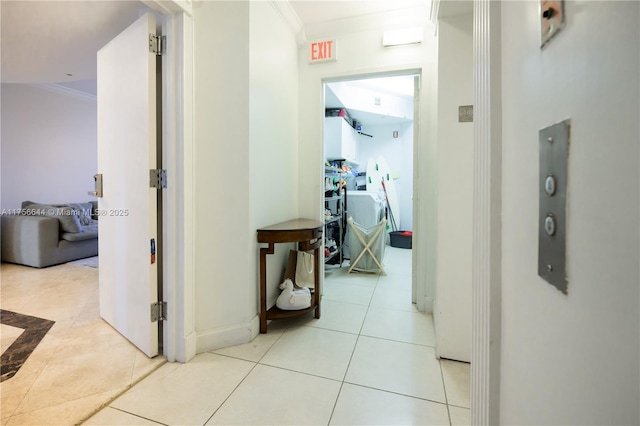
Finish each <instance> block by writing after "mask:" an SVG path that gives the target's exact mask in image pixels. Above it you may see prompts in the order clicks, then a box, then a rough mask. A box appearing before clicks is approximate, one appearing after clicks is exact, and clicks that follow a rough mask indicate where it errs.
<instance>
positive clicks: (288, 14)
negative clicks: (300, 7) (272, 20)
mask: <svg viewBox="0 0 640 426" xmlns="http://www.w3.org/2000/svg"><path fill="white" fill-rule="evenodd" d="M269 4H271V6H272V7H273V8H274V10H275V11H276V13H277V14H278V15H279V16H280V18H281V19H282V20H283V21H284V23H285V24H287V26H288V27H289V29H290V30H291V32H292V33H293V35H294V36H295V37H296V43H298V45H299V46H300V45H302V44H304V42H305V41H306V36H305V33H304V25H303V24H302V21H301V20H300V17H299V16H298V14H297V13H296V11H295V10H294V9H293V6H291V3H289V1H288V0H286V1H277V0H270V1H269Z"/></svg>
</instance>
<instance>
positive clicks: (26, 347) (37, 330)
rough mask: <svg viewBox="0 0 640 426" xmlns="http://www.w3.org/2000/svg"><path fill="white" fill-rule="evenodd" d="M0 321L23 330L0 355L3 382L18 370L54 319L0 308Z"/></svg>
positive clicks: (0, 370) (0, 377) (0, 379)
mask: <svg viewBox="0 0 640 426" xmlns="http://www.w3.org/2000/svg"><path fill="white" fill-rule="evenodd" d="M0 323H2V324H4V325H8V326H11V327H16V328H22V329H23V330H24V331H23V332H22V334H20V336H18V338H17V339H16V340H15V341H14V342H13V343H12V344H11V346H9V347H8V348H7V350H6V351H4V352H3V353H2V356H1V357H0V365H1V366H0V374H1V376H0V382H4V381H5V380H7V379H10V378H12V377H13V376H14V375H15V374H16V373H17V372H18V370H19V369H20V367H22V365H23V364H24V363H25V361H26V360H27V358H29V355H31V353H32V352H33V350H34V349H35V348H36V346H38V344H39V343H40V341H41V340H42V338H43V337H44V336H45V335H46V334H47V332H48V331H49V329H50V328H51V327H53V324H55V321H50V320H47V319H42V318H37V317H32V316H30V315H23V314H18V313H16V312H11V311H5V310H3V309H0Z"/></svg>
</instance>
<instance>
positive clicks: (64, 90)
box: [28, 83, 98, 102]
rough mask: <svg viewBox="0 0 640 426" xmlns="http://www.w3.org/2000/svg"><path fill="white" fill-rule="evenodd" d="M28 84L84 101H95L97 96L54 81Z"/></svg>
mask: <svg viewBox="0 0 640 426" xmlns="http://www.w3.org/2000/svg"><path fill="white" fill-rule="evenodd" d="M28 86H31V87H35V88H37V89H42V90H46V91H49V92H53V93H57V94H59V95H64V96H69V97H72V98H76V99H80V100H83V101H86V102H96V101H97V100H98V97H97V96H96V95H92V94H90V93H85V92H81V91H79V90H75V89H71V88H69V87H65V86H61V85H59V84H54V83H31V84H28Z"/></svg>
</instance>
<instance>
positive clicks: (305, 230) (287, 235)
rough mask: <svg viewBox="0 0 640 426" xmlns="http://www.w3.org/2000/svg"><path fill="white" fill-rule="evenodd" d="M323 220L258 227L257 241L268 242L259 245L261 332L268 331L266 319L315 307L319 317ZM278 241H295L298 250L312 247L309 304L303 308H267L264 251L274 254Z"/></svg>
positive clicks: (307, 220) (297, 313)
mask: <svg viewBox="0 0 640 426" xmlns="http://www.w3.org/2000/svg"><path fill="white" fill-rule="evenodd" d="M323 226H324V224H323V223H322V222H320V221H317V220H313V219H293V220H290V221H287V222H282V223H278V224H276V225H271V226H267V227H266V228H261V229H258V242H259V243H267V244H268V245H269V246H268V247H262V248H260V333H266V332H267V320H275V319H282V318H291V317H295V316H298V315H303V314H306V313H307V312H310V311H312V310H314V309H315V317H316V318H320V261H319V259H320V253H319V249H320V246H322V227H323ZM277 243H298V250H300V251H310V250H313V258H314V261H313V275H314V277H313V278H314V290H315V292H314V293H313V294H312V295H311V306H310V307H308V308H306V309H299V310H294V311H285V310H282V309H278V308H277V307H276V306H274V307H272V308H271V309H269V310H267V255H268V254H273V253H274V250H275V244H277Z"/></svg>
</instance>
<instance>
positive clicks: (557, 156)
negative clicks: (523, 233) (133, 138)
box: [538, 120, 571, 294]
mask: <svg viewBox="0 0 640 426" xmlns="http://www.w3.org/2000/svg"><path fill="white" fill-rule="evenodd" d="M570 124H571V122H570V121H569V120H565V121H562V122H560V123H557V124H554V125H553V126H549V127H547V128H545V129H542V130H540V132H539V136H538V137H539V144H540V174H539V199H540V204H539V205H540V210H539V218H538V275H539V276H540V277H541V278H542V279H544V280H545V281H547V282H548V283H549V284H551V285H553V286H554V287H556V288H557V289H558V290H560V291H561V292H563V293H565V294H567V286H568V277H567V271H566V258H567V255H566V247H567V241H566V240H567V210H566V205H567V175H568V173H567V163H568V161H567V160H568V157H569V138H570V129H571V127H570ZM551 182H553V183H551ZM551 189H552V190H551Z"/></svg>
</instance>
